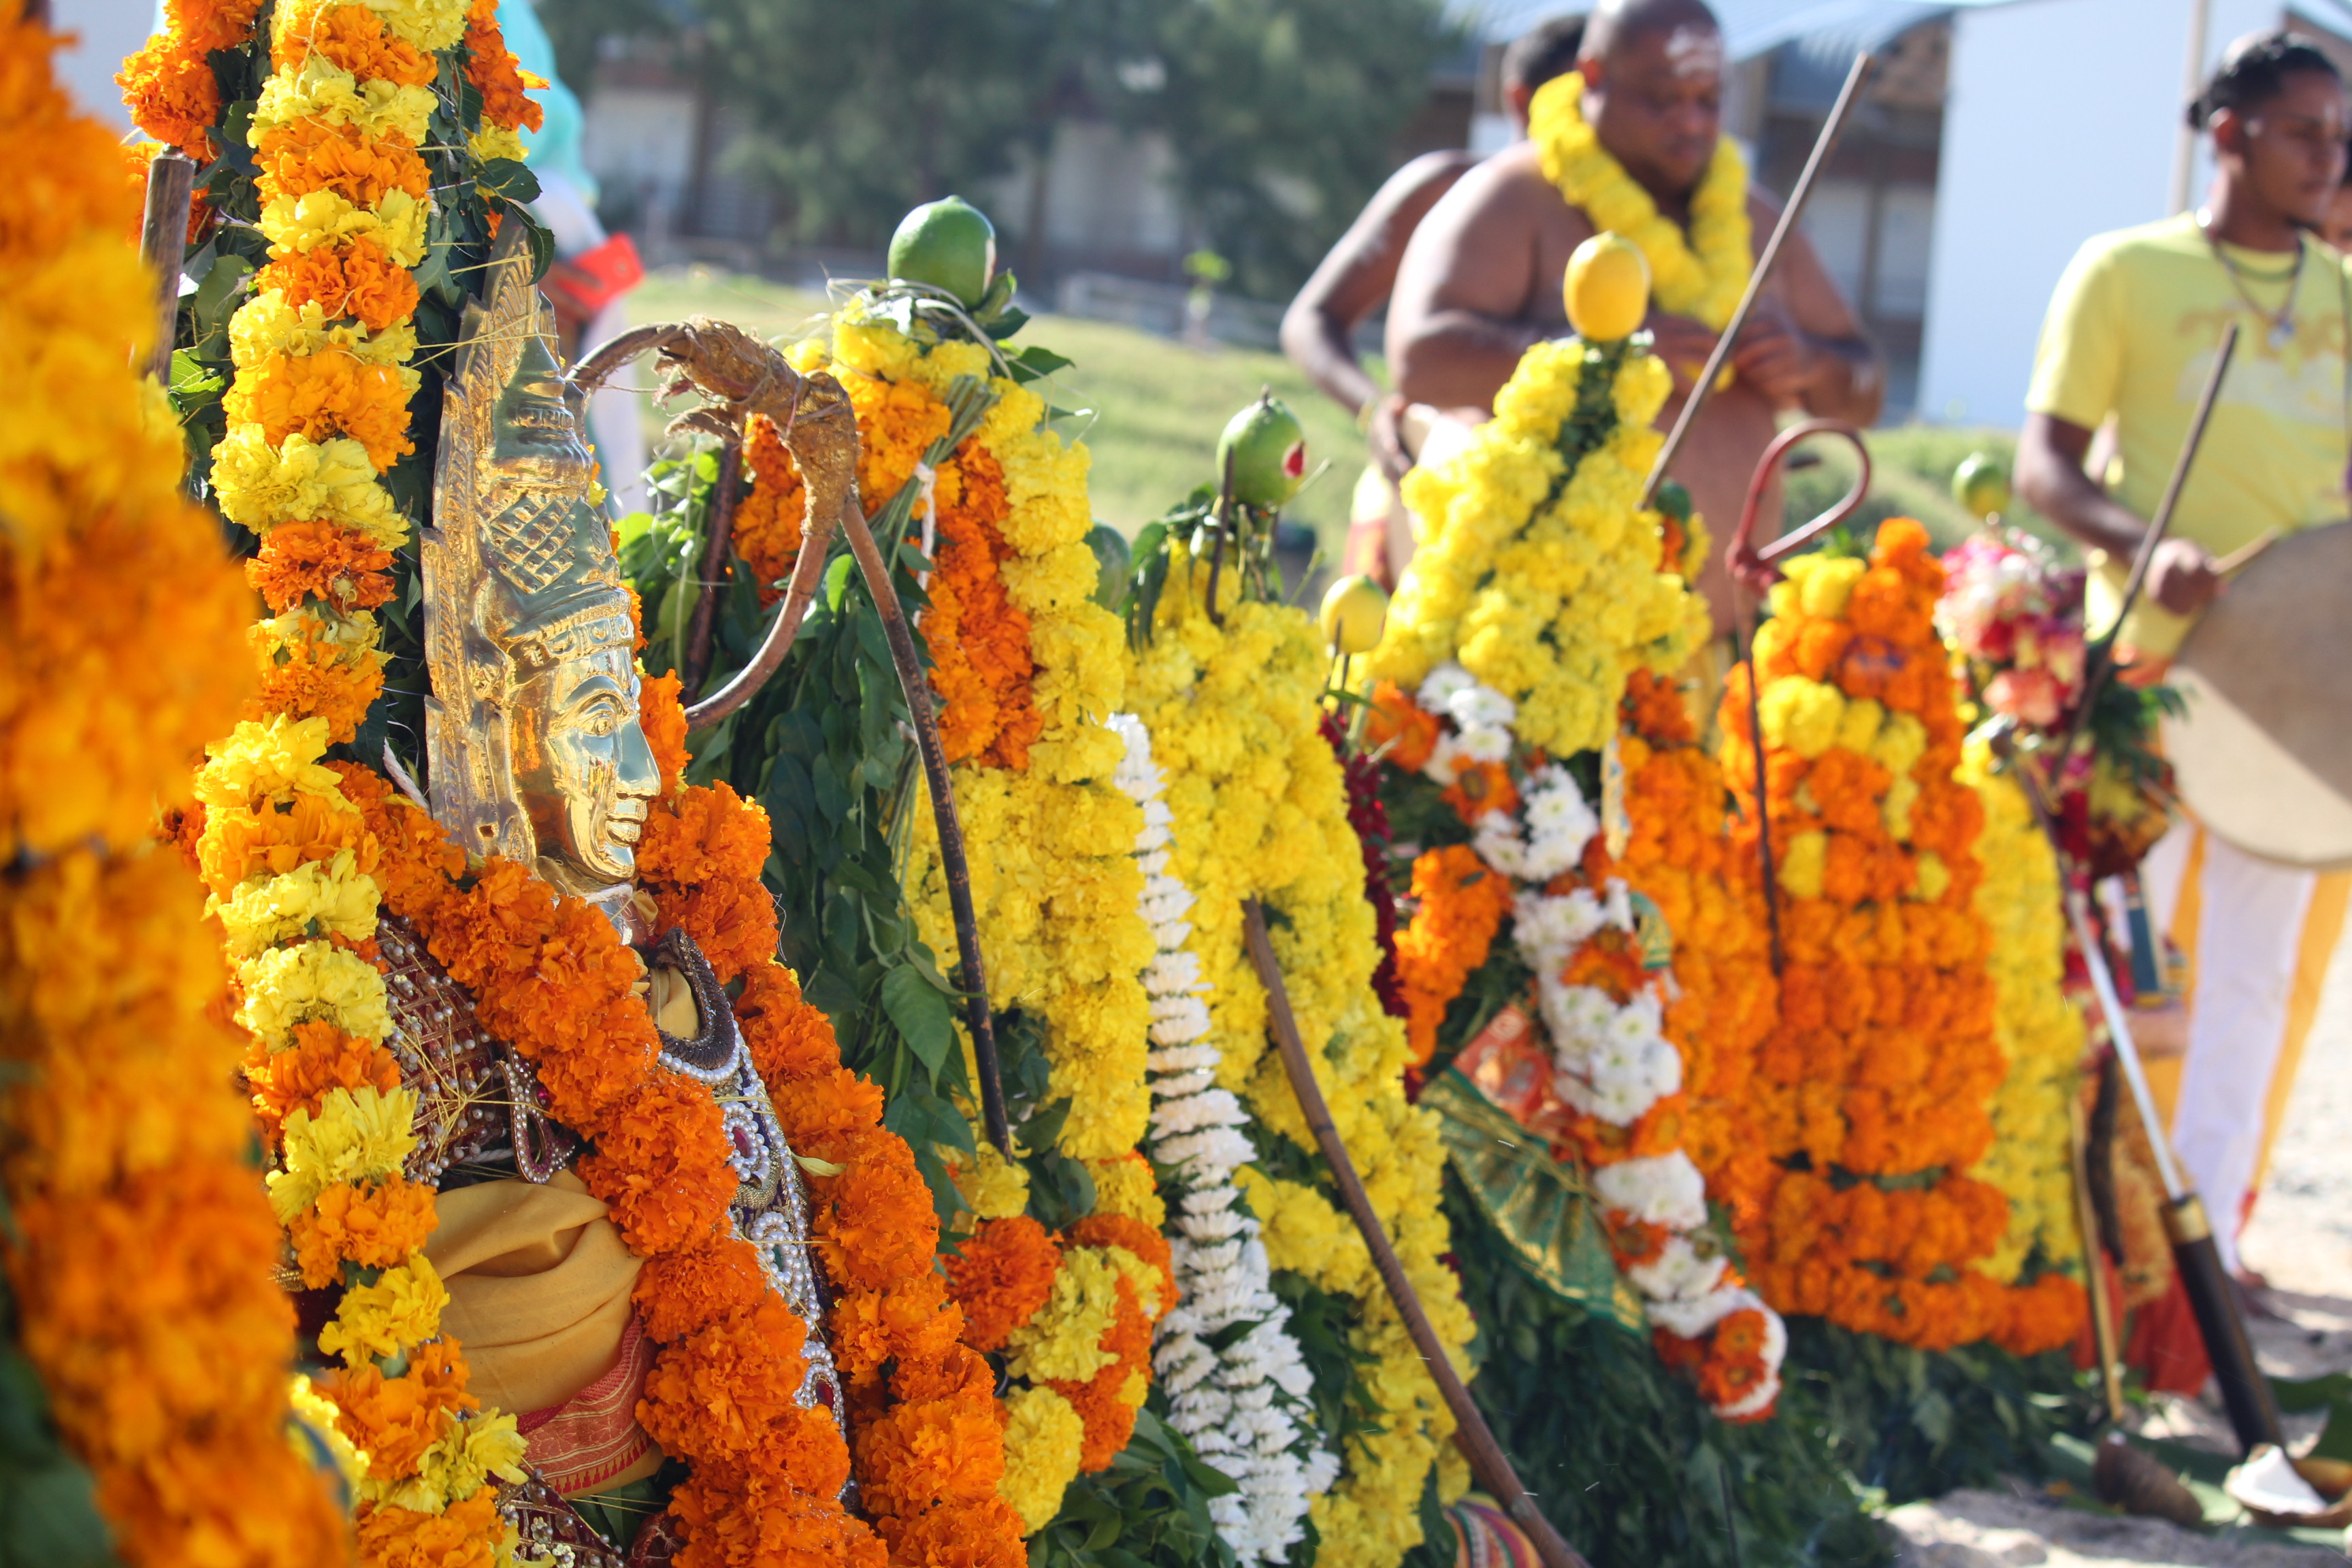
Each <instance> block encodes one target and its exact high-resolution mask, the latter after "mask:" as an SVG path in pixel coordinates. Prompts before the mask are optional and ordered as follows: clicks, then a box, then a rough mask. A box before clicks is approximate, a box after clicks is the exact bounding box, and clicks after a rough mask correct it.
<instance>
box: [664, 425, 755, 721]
mask: <svg viewBox="0 0 2352 1568" xmlns="http://www.w3.org/2000/svg"><path fill="white" fill-rule="evenodd" d="M742 500H743V437H742V434H741V432H740V431H730V433H729V434H728V435H727V437H725V438H724V439H722V440H721V441H720V442H719V477H718V482H717V483H716V484H715V485H713V486H712V487H711V491H710V537H709V539H707V540H705V541H704V542H703V546H702V561H701V564H700V568H699V571H698V581H697V583H696V584H695V586H696V587H697V589H698V593H697V594H696V595H695V600H694V614H693V615H692V616H689V617H688V620H687V623H686V667H685V668H683V669H681V670H679V671H678V676H679V684H680V685H681V686H683V687H684V688H685V693H684V695H685V698H686V700H687V702H688V703H689V704H691V703H692V702H693V701H694V700H695V699H696V698H698V697H699V696H701V695H702V683H703V682H704V681H705V680H707V679H709V676H710V644H711V638H712V636H713V632H714V629H715V627H716V625H717V622H718V618H719V584H720V581H721V576H722V574H724V573H725V571H726V570H727V551H728V547H729V546H730V544H731V543H732V542H734V536H735V509H736V508H737V507H738V506H739V505H740V504H741V503H742Z"/></svg>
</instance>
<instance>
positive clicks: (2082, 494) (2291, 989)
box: [2017, 33, 2352, 1267]
mask: <svg viewBox="0 0 2352 1568" xmlns="http://www.w3.org/2000/svg"><path fill="white" fill-rule="evenodd" d="M2346 121H2347V101H2346V97H2345V90H2344V83H2343V81H2342V79H2340V78H2339V77H2338V76H2337V74H2336V68H2335V67H2334V66H2333V65H2331V64H2330V63H2329V61H2328V58H2327V57H2326V55H2325V54H2323V53H2321V52H2320V50H2319V48H2318V47H2317V46H2316V45H2314V44H2312V43H2310V42H2308V41H2306V40H2304V39H2300V38H2296V37H2292V36H2290V35H2288V34H2284V33H2268V34H2261V35H2256V36H2252V37H2246V38H2242V39H2240V40H2238V41H2237V42H2236V43H2234V44H2232V45H2231V47H2230V48H2229V51H2228V53H2227V54H2226V55H2225V56H2224V57H2223V59H2222V63H2221V68H2220V69H2219V70H2218V71H2217V72H2216V73H2215V75H2214V77H2213V79H2212V81H2211V82H2210V83H2209V84H2208V85H2207V87H2206V89H2205V90H2204V92H2203V93H2201V94H2200V96H2199V98H2198V100H2197V102H2196V103H2195V104H2193V105H2191V106H2190V109H2189V122H2190V123H2191V124H2192V125H2194V126H2196V127H2198V128H2199V129H2200V130H2207V131H2210V132H2211V133H2212V136H2213V153H2214V164H2215V174H2214V180H2213V185H2212V189H2211V191H2210V193H2209V195H2208V199H2207V203H2206V205H2205V206H2204V208H2203V209H2201V210H2200V211H2199V212H2197V213H2195V214H2193V215H2186V216H2180V217H2177V218H2170V219H2167V220H2166V221H2164V222H2162V223H2155V224H2149V225H2147V226H2143V227H2140V228H2134V229H2126V230H2124V231H2123V232H2121V233H2119V234H2108V235H2101V236H2099V237H2095V238H2094V239H2092V240H2091V241H2089V242H2088V243H2087V244H2085V245H2084V247H2083V248H2082V250H2081V251H2080V252H2079V253H2078V254H2077V255H2076V256H2075V258H2074V262H2073V264H2072V265H2071V266H2069V267H2068V268H2066V275H2065V277H2064V278H2063V279H2062V280H2061V281H2060V283H2059V285H2058V293H2057V296H2056V298H2055V299H2053V300H2052V301H2051V306H2050V316H2049V320H2048V321H2047V322H2046V323H2045V324H2044V326H2043V328H2042V344H2041V348H2040V350H2039V352H2038V353H2036V355H2035V359H2034V368H2033V383H2032V389H2031V390H2030V391H2029V392H2028V393H2027V395H2026V409H2027V417H2026V424H2025V428H2024V431H2023V432H2022V434H2021V436H2020V437H2019V440H2018V453H2017V479H2018V489H2019V490H2020V491H2021V493H2022V494H2023V496H2024V498H2025V499H2026V500H2028V501H2030V502H2032V504H2033V505H2034V506H2035V507H2036V508H2038V509H2039V510H2041V511H2042V513H2043V515H2045V516H2047V517H2049V518H2050V519H2051V520H2052V521H2054V522H2056V523H2057V524H2058V525H2059V526H2060V527H2062V528H2063V529H2065V530H2066V531H2067V532H2069V533H2071V534H2073V535H2074V537H2075V538H2076V539H2079V540H2081V541H2082V542H2083V543H2084V545H2086V546H2088V547H2089V548H2090V550H2091V552H2092V555H2091V560H2092V564H2093V568H2094V570H2093V574H2092V579H2091V585H2090V593H2089V597H2090V604H2089V618H2090V629H2091V631H2092V632H2093V633H2094V634H2095V635H2096V634H2099V633H2102V632H2104V631H2105V629H2106V627H2107V626H2111V625H2113V624H2114V621H2115V616H2116V609H2117V607H2118V603H2119V599H2120V591H2121V588H2122V585H2123V581H2124V577H2125V575H2126V573H2127V572H2128V571H2129V569H2130V565H2131V561H2132V557H2133V555H2134V554H2135V552H2137V549H2138V546H2139V542H2140V541H2141V539H2142V538H2143V537H2144V536H2145V534H2146V531H2147V523H2146V522H2145V521H2143V520H2144V519H2145V518H2147V515H2148V514H2149V513H2150V512H2151V511H2153V510H2155V507H2156V504H2157V500H2158V496H2159V495H2160V493H2161V492H2162V490H2163V489H2164V486H2165V483H2166V481H2167V479H2168V478H2169V477H2170V474H2171V470H2172V466H2173V462H2174V459H2175V457H2176V455H2177V454H2178V453H2179V449H2180V444H2181V442H2182V440H2183V439H2184V438H2185V437H2187V435H2188V431H2189V419H2190V416H2191V414H2192V412H2193V408H2194V405H2195V403H2196V401H2197V395H2198V392H2199V390H2200V388H2201V387H2202V385H2203V384H2204V381H2205V378H2206V376H2207V374H2209V373H2210V370H2211V368H2212V363H2213V356H2214V353H2215V352H2216V350H2217V348H2218V346H2219V343H2220V340H2221V332H2222V330H2223V328H2224V326H2225V325H2226V324H2227V323H2229V322H2231V321H2236V322H2237V323H2238V327H2239V337H2238V348H2237V353H2236V357H2235V358H2234V359H2233V360H2232V361H2231V365H2230V369H2229V373H2228V374H2227V375H2226V376H2225V377H2224V378H2223V381H2222V384H2221V395H2220V397H2219V399H2218V401H2217V402H2216V404H2215V406H2214V411H2213V419H2212V423H2211V425H2210V426H2209V427H2208V428H2207V430H2206V434H2205V440H2204V444H2203V446H2201V447H2200V448H2199V449H2198V453H2197V460H2196V464H2195V466H2194V467H2193V468H2191V469H2190V472H2189V481H2188V485H2187V487H2186V489H2183V491H2182V492H2181V498H2180V503H2179V507H2178V509H2177V510H2175V512H2174V514H2173V521H2172V527H2171V531H2170V532H2169V534H2168V536H2167V538H2166V539H2165V540H2164V542H2162V543H2160V544H2158V546H2157V550H2156V553H2155V556H2154V558H2153V560H2152V562H2151V565H2150V570H2149V573H2148V578H2147V585H2146V588H2145V590H2144V592H2143V594H2142V596H2141V599H2140V602H2139V604H2138V605H2137V606H2136V607H2135V608H2134V611H2133V613H2132V616H2131V618H2130V620H2129V622H2128V623H2127V624H2126V626H2124V627H2123V629H2122V635H2121V636H2120V637H2118V638H2117V647H2118V651H2119V653H2120V654H2121V655H2122V657H2123V658H2125V659H2126V661H2127V662H2128V663H2130V664H2131V666H2132V668H2133V671H2134V678H2135V679H2140V678H2148V677H2153V676H2155V675H2157V674H2158V673H2160V672H2161V670H2162V668H2164V665H2165V663H2166V662H2167V661H2168V658H2170V656H2171V654H2172V653H2173V652H2174V651H2175V650H2176V649H2177V648H2178V647H2179V645H2180V639H2181V637H2183V636H2184V635H2185V634H2186V633H2187V631H2188V628H2189V623H2190V620H2191V619H2192V618H2193V617H2194V616H2196V614H2197V613H2198V612H2199V611H2200V610H2201V609H2203V608H2204V607H2205V606H2206V605H2208V604H2210V602H2211V601H2212V598H2213V595H2215V594H2216V593H2218V592H2220V591H2221V577H2220V574H2218V573H2217V572H2216V570H2215V566H2214V563H2215V560H2216V558H2217V557H2219V556H2221V555H2225V554H2227V553H2228V552H2231V551H2232V550H2235V549H2237V548H2239V547H2240V546H2242V545H2245V544H2249V543H2252V542H2253V541H2254V540H2256V539H2258V538H2260V537H2261V536H2262V535H2263V534H2264V533H2265V532H2268V531H2272V530H2276V531H2279V532H2281V533H2287V532H2293V531H2295V530H2298V529H2303V528H2308V527H2311V526H2313V525H2314V524H2317V523H2324V522H2333V521H2342V520H2343V518H2344V517H2345V516H2346V513H2347V510H2352V508H2347V498H2346V485H2347V465H2352V380H2347V365H2346V351H2347V338H2352V279H2347V270H2346V262H2345V258H2343V257H2342V256H2340V255H2338V254H2337V253H2336V251H2334V250H2332V249H2329V248H2328V247H2326V246H2325V245H2322V244H2321V243H2319V242H2318V241H2316V240H2315V239H2313V238H2311V237H2309V236H2308V235H2307V234H2306V233H2305V230H2306V229H2309V228H2312V227H2315V226H2317V225H2318V224H2319V222H2320V221H2321V220H2322V219H2323V218H2324V216H2326V210H2327V205H2328V202H2329V200H2330V198H2331V197H2333V195H2335V192H2336V186H2337V184H2339V183H2340V182H2341V180H2342V178H2343V175H2344V169H2345V157H2346V150H2345V130H2346ZM2111 420H2112V421H2113V423H2114V433H2115V442H2116V466H2115V467H2112V468H2109V470H2108V472H2107V473H2106V474H2104V475H2098V476H2094V475H2091V474H2087V473H2085V472H2084V456H2085V454H2086V453H2087V452H2088V451H2089V449H2090V446H2091V439H2092V433H2093V432H2094V431H2095V430H2097V429H2098V428H2099V427H2100V426H2103V425H2105V424H2107V423H2108V422H2109V421H2111ZM2100 479H2111V480H2112V481H2113V484H2112V489H2111V490H2110V489H2103V488H2102V487H2101V484H2100V483H2099V480H2100ZM2143 879H2144V882H2145V884H2146V889H2147V895H2148V905H2149V909H2150V912H2151V914H2153V915H2154V916H2155V917H2156V920H2157V922H2158V929H2164V928H2165V927H2166V926H2167V925H2170V926H2171V927H2172V928H2173V935H2174V939H2175V940H2176V941H2177V942H2179V945H2180V946H2181V948H2182V950H2183V951H2184V952H2188V953H2189V955H2190V958H2191V961H2192V963H2193V964H2194V966H2195V978H2194V981H2193V985H2192V989H2191V993H2190V996H2191V1002H2190V1018H2189V1054H2188V1057H2187V1059H2186V1061H2185V1063H2184V1064H2183V1065H2182V1068H2181V1075H2180V1079H2179V1097H2178V1109H2177V1110H2175V1111H2174V1113H2173V1118H2172V1134H2173V1139H2174V1142H2175V1143H2176V1145H2177V1146H2178V1148H2179V1152H2180V1156H2181V1159H2182V1161H2183V1163H2186V1164H2187V1165H2188V1166H2189V1170H2190V1172H2191V1173H2193V1175H2194V1176H2195V1178H2196V1181H2197V1184H2198V1186H2199V1189H2200V1191H2201V1192H2202V1194H2204V1198H2205V1202H2206V1205H2207V1206H2208V1208H2209V1210H2210V1213H2211V1215H2212V1217H2213V1223H2214V1228H2215V1234H2216V1239H2217V1240H2218V1241H2219V1242H2220V1243H2221V1251H2222V1256H2223V1258H2225V1259H2226V1260H2228V1261H2229V1262H2230V1263H2231V1265H2232V1267H2235V1266H2236V1262H2237V1245H2236V1243H2237V1231H2238V1228H2239V1225H2240V1224H2241V1223H2242V1214H2243V1212H2244V1210H2245V1207H2246V1206H2247V1205H2249V1204H2251V1202H2252V1191H2253V1189H2254V1187H2255V1186H2256V1185H2257V1184H2258V1183H2259V1181H2260V1171H2259V1167H2260V1165H2261V1163H2262V1161H2263V1153H2264V1152H2265V1150H2266V1148H2267V1143H2268V1138H2267V1135H2266V1130H2265V1123H2266V1122H2268V1123H2269V1124H2270V1125H2271V1126H2272V1127H2273V1128H2274V1126H2275V1114H2276V1111H2277V1110H2278V1108H2279V1107H2280V1106H2281V1104H2283V1100H2284V1097H2283V1096H2281V1095H2274V1094H2273V1093H2272V1086H2273V1080H2274V1079H2275V1080H2277V1081H2278V1082H2279V1083H2280V1084H2281V1085H2282V1086H2284V1084H2285V1083H2288V1082H2292V1079H2293V1073H2294V1058H2295V1056H2296V1055H2297V1053H2299V1051H2300V1049H2301V1047H2302V1039H2301V1036H2302V1034H2303V1033H2304V1031H2305V1030H2307V1028H2308V1026H2309V1023H2310V1016H2309V1015H2310V1009H2309V1007H2308V1006H2305V1005H2298V1001H2299V999H2300V998H2303V997H2305V996H2306V995H2307V996H2308V997H2311V998H2315V997H2316V994H2317V986H2318V981H2319V977H2320V976H2321V975H2323V974H2324V973H2326V963H2327V959H2328V956H2329V953H2330V952H2331V951H2332V949H2333V948H2334V946H2335V940H2336V934H2337V932H2338V931H2340V930H2341V928H2342V923H2343V918H2344V909H2345V895H2346V891H2347V886H2352V883H2347V879H2345V878H2342V877H2329V878H2318V877H2315V876H2314V875H2313V874H2312V873H2310V872H2308V871H2296V870H2291V869H2288V868H2284V867H2280V866H2276V865H2273V864H2271V863H2269V862H2265V861H2262V860H2257V859H2255V858H2253V857H2252V856H2250V855H2247V854H2246V853H2244V852H2243V851H2242V850H2239V849H2237V848H2234V847H2231V845H2228V844H2226V843H2223V842H2221V840H2220V839H2218V838H2214V837H2210V836H2209V835H2206V834H2205V833H2204V832H2203V831H2202V830H2201V829H2199V828H2196V827H2194V826H2188V825H2183V826H2178V827H2176V828H2175V829H2174V830H2173V831H2172V832H2171V833H2170V834H2168V836H2167V837H2165V839H2164V840H2163V842H2161V843H2160V844H2158V846H2157V847H2156V848H2155V850H2153V851H2152V852H2151V853H2150V854H2149V856H2148V858H2147V865H2146V867H2145V868H2144V870H2143ZM2176 915H2177V916H2178V919H2176V918H2175V917H2176Z"/></svg>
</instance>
